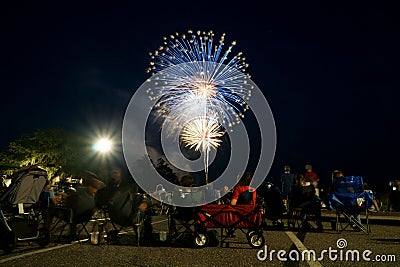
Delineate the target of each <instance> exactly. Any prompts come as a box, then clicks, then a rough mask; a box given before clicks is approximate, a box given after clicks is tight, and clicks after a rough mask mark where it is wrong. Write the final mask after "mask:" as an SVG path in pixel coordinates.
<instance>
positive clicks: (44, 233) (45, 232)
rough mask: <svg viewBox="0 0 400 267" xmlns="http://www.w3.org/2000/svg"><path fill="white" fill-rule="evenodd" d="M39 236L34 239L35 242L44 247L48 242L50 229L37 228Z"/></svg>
mask: <svg viewBox="0 0 400 267" xmlns="http://www.w3.org/2000/svg"><path fill="white" fill-rule="evenodd" d="M38 231H39V236H38V238H37V239H36V243H38V245H39V246H41V247H45V246H47V245H48V244H49V243H50V231H49V229H47V228H46V227H42V228H39V230H38Z"/></svg>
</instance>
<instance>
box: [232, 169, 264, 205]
mask: <svg viewBox="0 0 400 267" xmlns="http://www.w3.org/2000/svg"><path fill="white" fill-rule="evenodd" d="M251 178H252V174H251V173H249V172H247V173H246V174H245V175H243V177H242V178H241V179H240V181H239V182H238V183H237V185H236V186H235V188H234V189H233V193H232V197H231V203H230V204H231V205H236V204H250V205H255V204H257V194H256V190H255V188H252V187H250V186H249V185H250V182H251Z"/></svg>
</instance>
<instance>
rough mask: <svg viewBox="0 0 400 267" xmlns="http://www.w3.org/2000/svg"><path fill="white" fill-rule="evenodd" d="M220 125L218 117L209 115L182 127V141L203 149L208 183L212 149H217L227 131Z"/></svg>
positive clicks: (197, 149) (186, 144)
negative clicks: (214, 117) (222, 129)
mask: <svg viewBox="0 0 400 267" xmlns="http://www.w3.org/2000/svg"><path fill="white" fill-rule="evenodd" d="M220 128H221V127H220V125H219V123H218V121H217V120H216V119H213V118H209V117H197V118H195V119H193V120H191V121H189V122H188V123H186V124H185V126H184V127H183V129H182V132H181V134H180V136H181V141H182V142H183V143H184V144H185V146H186V147H189V148H190V149H194V150H195V151H199V150H201V151H202V154H203V156H204V167H205V168H204V171H205V175H206V177H205V178H206V184H208V165H209V154H210V150H211V149H217V148H218V147H219V146H220V143H221V142H222V141H221V139H220V137H222V136H223V135H224V134H225V132H224V131H221V130H220Z"/></svg>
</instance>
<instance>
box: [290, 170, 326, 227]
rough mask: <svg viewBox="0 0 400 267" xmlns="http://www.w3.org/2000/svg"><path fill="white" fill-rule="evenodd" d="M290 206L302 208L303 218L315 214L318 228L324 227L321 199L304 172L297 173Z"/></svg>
mask: <svg viewBox="0 0 400 267" xmlns="http://www.w3.org/2000/svg"><path fill="white" fill-rule="evenodd" d="M289 206H290V207H291V208H298V209H301V217H302V219H303V220H305V219H306V218H307V214H312V215H314V216H315V220H316V223H317V227H318V229H319V230H322V229H323V227H322V221H321V205H320V200H319V198H318V196H316V194H315V187H314V185H313V184H312V183H310V182H307V181H306V180H305V179H304V176H303V174H298V175H297V179H296V183H295V185H294V186H293V188H292V196H291V197H290V203H289Z"/></svg>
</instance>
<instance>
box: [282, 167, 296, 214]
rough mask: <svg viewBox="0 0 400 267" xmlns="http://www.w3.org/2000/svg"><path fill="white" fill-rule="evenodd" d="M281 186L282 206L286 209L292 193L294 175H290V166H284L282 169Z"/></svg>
mask: <svg viewBox="0 0 400 267" xmlns="http://www.w3.org/2000/svg"><path fill="white" fill-rule="evenodd" d="M281 184H282V198H283V204H284V205H285V208H286V209H287V208H288V206H287V203H288V199H289V197H290V193H291V191H292V187H293V185H294V174H293V173H290V166H288V165H286V166H285V167H284V173H283V174H282V176H281Z"/></svg>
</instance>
